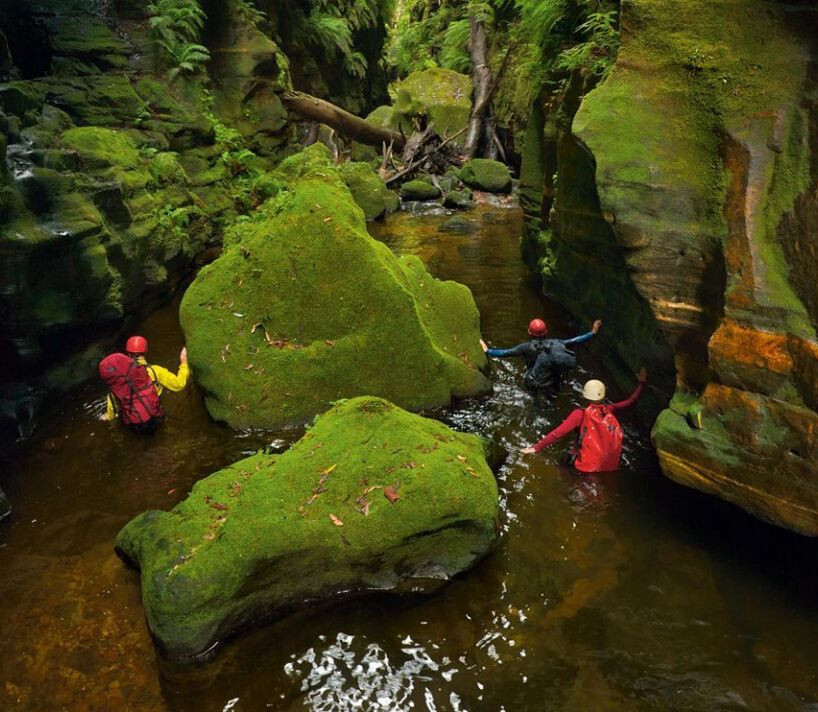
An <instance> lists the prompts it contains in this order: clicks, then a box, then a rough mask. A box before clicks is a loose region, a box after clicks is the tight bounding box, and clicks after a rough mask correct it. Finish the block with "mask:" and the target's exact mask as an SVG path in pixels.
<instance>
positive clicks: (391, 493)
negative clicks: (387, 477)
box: [383, 485, 400, 504]
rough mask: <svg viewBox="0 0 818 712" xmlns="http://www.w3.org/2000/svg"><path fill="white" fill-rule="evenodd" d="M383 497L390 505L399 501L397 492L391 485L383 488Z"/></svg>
mask: <svg viewBox="0 0 818 712" xmlns="http://www.w3.org/2000/svg"><path fill="white" fill-rule="evenodd" d="M383 496H384V497H386V498H387V499H388V500H389V503H390V504H394V503H395V502H396V501H397V500H399V499H400V495H399V494H398V492H397V490H396V489H395V488H394V487H392V485H389V486H388V487H384V488H383Z"/></svg>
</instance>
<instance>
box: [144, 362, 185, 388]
mask: <svg viewBox="0 0 818 712" xmlns="http://www.w3.org/2000/svg"><path fill="white" fill-rule="evenodd" d="M150 368H151V370H152V371H153V374H154V376H155V377H156V380H157V381H158V382H159V385H160V386H162V388H167V389H168V390H169V391H181V390H182V389H183V388H184V387H185V386H186V385H187V377H188V375H189V374H190V369H189V368H188V365H187V364H186V363H180V364H179V372H178V373H174V372H173V371H168V369H166V368H162V366H151V367H150Z"/></svg>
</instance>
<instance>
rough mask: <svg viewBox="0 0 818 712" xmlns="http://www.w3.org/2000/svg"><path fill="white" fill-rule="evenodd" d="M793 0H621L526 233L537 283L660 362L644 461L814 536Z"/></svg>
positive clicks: (809, 110)
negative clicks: (649, 458)
mask: <svg viewBox="0 0 818 712" xmlns="http://www.w3.org/2000/svg"><path fill="white" fill-rule="evenodd" d="M796 5H797V4H794V5H793V6H788V7H787V8H784V7H783V6H781V5H777V4H775V3H752V2H728V1H726V0H719V1H710V0H696V1H694V2H686V3H677V2H673V1H672V0H633V1H632V2H629V3H627V4H624V3H623V16H622V27H623V37H622V48H621V51H620V53H619V57H618V59H617V62H616V65H615V67H614V69H613V71H612V73H611V75H610V76H609V78H608V79H607V80H606V81H605V82H604V83H603V84H602V85H600V86H599V88H597V89H595V90H594V91H592V92H590V93H588V94H587V95H586V96H585V99H584V101H583V102H582V105H581V107H580V108H579V111H578V112H577V114H576V117H575V119H574V122H573V132H574V135H565V136H562V137H561V138H560V139H559V160H560V172H559V186H558V194H557V200H556V204H555V208H554V215H555V219H554V220H553V221H552V224H551V228H552V229H551V230H550V231H548V232H544V233H542V235H541V236H540V240H539V244H538V245H537V246H536V248H537V252H538V257H539V258H540V259H539V265H540V268H541V272H542V275H543V280H544V283H545V284H546V286H547V289H548V291H549V292H552V293H555V294H559V295H560V296H563V295H565V296H567V298H568V299H569V300H570V304H569V306H570V307H571V308H572V309H574V310H575V311H577V312H579V313H582V314H585V315H587V316H591V315H597V314H598V315H599V316H601V317H602V318H603V319H604V320H605V323H606V324H608V325H609V326H613V327H614V329H613V330H612V332H611V333H613V334H615V335H616V338H615V340H614V341H612V342H611V344H612V346H614V347H615V348H616V349H617V350H618V351H619V353H620V355H622V356H623V358H624V359H625V360H626V361H627V362H628V363H629V364H630V366H631V367H632V368H636V367H637V366H638V365H639V363H640V362H641V361H642V360H643V359H646V358H647V360H648V361H649V362H650V363H651V365H652V371H656V370H664V371H665V372H669V374H668V377H667V378H666V379H665V381H664V382H661V381H660V382H659V386H660V387H661V388H662V389H666V395H665V399H664V403H663V404H662V405H665V404H667V402H668V401H669V400H670V397H671V393H673V391H674V387H675V394H674V395H673V398H672V402H671V403H670V406H669V407H668V408H667V409H666V410H664V411H663V412H662V414H661V416H660V417H659V419H658V421H657V423H656V425H655V428H654V430H653V439H654V442H655V444H656V447H657V450H658V454H659V458H660V462H661V465H662V468H663V470H664V472H665V473H666V474H667V475H668V476H670V477H671V478H673V479H674V480H676V481H678V482H681V483H683V484H687V485H690V486H692V487H696V488H698V489H701V490H704V491H706V492H711V493H714V494H717V495H719V496H720V497H723V498H725V499H727V500H729V501H732V502H735V503H737V504H738V505H740V506H741V507H743V508H745V509H746V510H748V511H750V512H752V513H753V514H755V515H757V516H760V517H762V518H764V519H767V520H769V521H772V522H775V523H777V524H780V525H783V526H786V527H789V528H791V529H794V530H796V531H799V532H803V533H807V534H811V535H818V446H816V442H815V437H814V434H815V432H816V429H817V428H818V367H816V363H818V339H817V338H816V324H818V287H816V280H815V273H816V269H818V260H816V257H815V255H816V251H815V235H816V229H817V228H818V198H817V197H816V187H817V186H818V161H816V155H815V150H816V148H815V147H816V145H818V144H816V142H815V136H818V102H816V97H815V91H814V86H815V79H814V67H815V59H816V56H815V53H816V49H815V44H814V42H813V39H814V37H815V33H816V25H818V21H817V18H816V14H815V12H814V9H810V8H807V7H806V5H805V6H803V7H801V8H800V9H799V8H798V7H796ZM725 28H730V31H729V32H725ZM674 371H675V373H674Z"/></svg>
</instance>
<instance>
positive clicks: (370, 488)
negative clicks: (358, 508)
mask: <svg viewBox="0 0 818 712" xmlns="http://www.w3.org/2000/svg"><path fill="white" fill-rule="evenodd" d="M380 488H381V486H380V485H372V486H371V487H367V488H366V489H365V490H364V494H369V493H370V492H373V491H374V490H376V489H380Z"/></svg>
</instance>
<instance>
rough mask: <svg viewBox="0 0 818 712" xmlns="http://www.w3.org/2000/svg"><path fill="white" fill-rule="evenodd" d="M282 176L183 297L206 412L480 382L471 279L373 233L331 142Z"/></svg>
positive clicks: (287, 414)
mask: <svg viewBox="0 0 818 712" xmlns="http://www.w3.org/2000/svg"><path fill="white" fill-rule="evenodd" d="M273 176H274V178H275V179H276V180H278V182H279V184H280V186H281V188H280V190H279V192H278V194H277V195H275V197H273V198H272V199H271V200H269V201H268V202H267V203H266V204H265V205H264V206H262V208H261V209H260V210H259V211H257V213H256V214H255V215H254V216H253V217H252V218H251V219H249V220H244V221H242V222H239V223H237V224H236V225H235V226H234V227H233V228H232V229H231V230H229V231H228V233H227V235H226V238H225V242H226V244H227V247H226V249H225V252H224V254H223V255H222V256H221V257H220V258H219V259H217V260H216V261H215V262H213V263H212V264H210V265H208V266H207V267H205V268H204V269H202V271H201V272H200V273H199V275H198V276H197V278H196V279H195V281H194V282H193V284H192V285H191V286H190V288H189V289H188V291H187V293H186V294H185V296H184V299H183V300H182V305H181V309H180V320H181V324H182V328H183V330H184V332H185V335H186V338H187V343H188V350H189V355H190V363H191V365H192V367H193V370H194V373H195V375H196V379H197V381H198V383H199V384H200V385H201V386H202V388H203V389H204V390H205V394H206V404H207V408H208V410H209V411H210V414H211V415H212V416H213V417H214V418H216V419H217V420H223V421H226V422H228V423H230V424H231V425H234V426H238V427H245V426H263V427H274V426H278V425H282V424H285V423H290V422H294V421H303V420H305V419H307V418H309V417H311V416H313V415H315V414H316V413H319V412H321V411H323V410H325V409H326V408H327V407H328V406H329V404H330V403H331V402H333V401H335V400H337V399H339V398H346V397H353V396H357V395H364V394H371V395H377V396H382V397H385V398H388V399H390V400H392V401H394V402H395V403H397V404H398V405H400V406H401V407H406V408H410V409H421V408H423V407H427V406H431V405H434V404H446V403H449V402H450V401H451V398H452V397H453V396H464V395H469V394H473V393H477V392H480V391H482V390H484V389H485V388H486V387H487V385H488V382H487V380H486V378H485V377H484V376H483V374H482V373H481V372H480V371H479V368H480V367H482V366H483V365H484V364H485V357H484V355H483V353H482V350H481V349H480V347H479V344H478V338H479V314H478V312H477V307H476V306H475V304H474V300H473V298H472V295H471V292H469V290H468V288H466V287H464V286H463V285H460V284H456V283H455V282H440V281H438V280H436V279H434V278H433V277H432V276H431V275H430V274H429V273H428V272H427V271H426V268H425V267H424V265H423V263H422V262H421V261H420V260H419V259H418V258H417V257H413V256H405V257H401V258H398V257H396V256H395V255H394V254H393V253H392V251H391V250H390V249H389V248H388V247H386V246H385V245H384V244H382V243H380V242H377V241H376V240H374V239H372V238H371V237H370V236H369V234H368V233H367V232H366V226H365V224H364V219H363V213H362V212H361V210H360V208H359V207H358V206H357V205H356V204H355V203H354V201H353V200H352V196H351V195H350V193H349V190H348V189H347V188H346V186H345V185H344V183H343V182H342V180H341V178H340V176H339V173H338V170H337V168H336V167H335V166H334V164H333V163H332V161H331V159H330V154H329V151H328V150H327V149H326V148H325V147H324V146H321V145H319V144H316V145H314V146H311V147H310V148H308V149H306V150H305V151H303V152H302V153H300V154H297V155H296V156H293V157H291V158H289V159H287V160H286V161H285V162H284V163H282V165H281V166H280V168H279V169H278V170H277V171H276V172H274V174H273ZM424 185H425V184H424Z"/></svg>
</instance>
